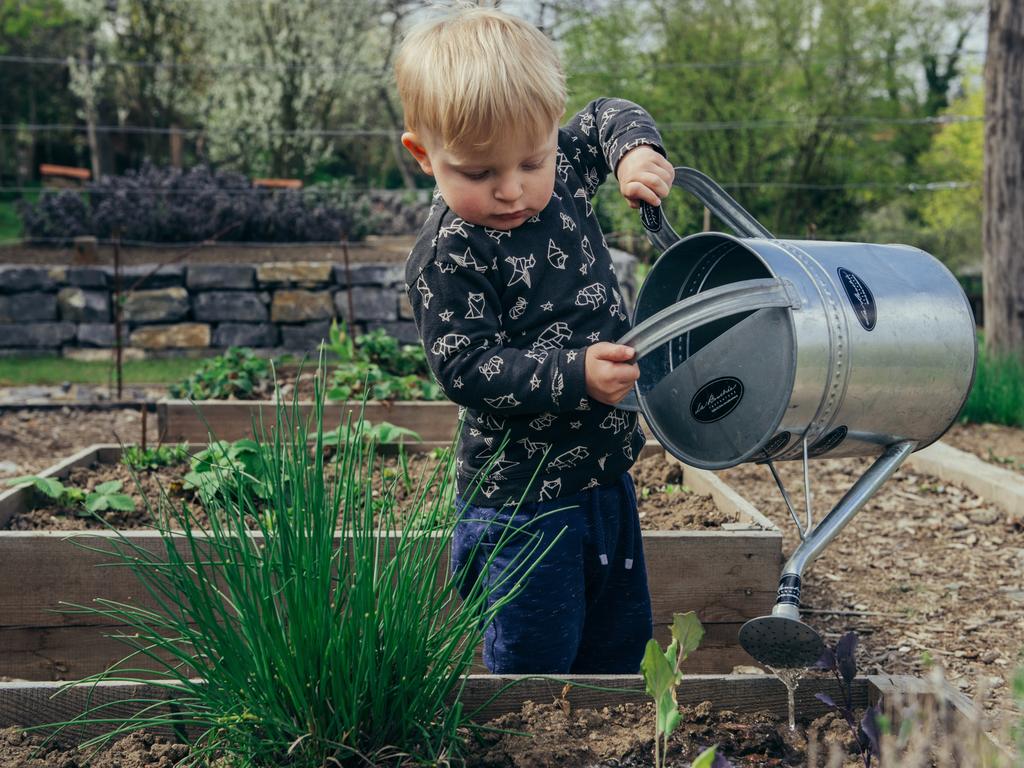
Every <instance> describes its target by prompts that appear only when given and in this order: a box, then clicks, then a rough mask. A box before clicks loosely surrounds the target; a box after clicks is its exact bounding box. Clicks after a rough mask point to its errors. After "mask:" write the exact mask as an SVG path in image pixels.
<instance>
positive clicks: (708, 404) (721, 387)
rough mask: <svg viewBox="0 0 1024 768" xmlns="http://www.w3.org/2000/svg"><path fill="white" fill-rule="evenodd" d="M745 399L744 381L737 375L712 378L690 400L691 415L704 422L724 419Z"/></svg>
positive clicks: (708, 422)
mask: <svg viewBox="0 0 1024 768" xmlns="http://www.w3.org/2000/svg"><path fill="white" fill-rule="evenodd" d="M742 399H743V382H742V381H740V380H739V379H737V378H736V377H735V376H722V377H721V378H718V379H712V380H711V381H709V382H708V383H707V384H705V385H704V386H703V387H701V388H700V389H698V390H697V394H695V395H694V396H693V399H691V400H690V415H691V416H693V418H694V419H696V420H697V421H699V422H701V423H702V424H710V423H711V422H713V421H718V420H719V419H723V418H725V417H726V416H728V415H729V414H730V413H732V410H733V408H735V407H736V406H737V405H739V404H740V400H742Z"/></svg>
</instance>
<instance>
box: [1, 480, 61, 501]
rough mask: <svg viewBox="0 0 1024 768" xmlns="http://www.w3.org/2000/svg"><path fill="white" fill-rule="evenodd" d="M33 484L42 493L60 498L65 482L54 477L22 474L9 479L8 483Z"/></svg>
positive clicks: (52, 497) (53, 497)
mask: <svg viewBox="0 0 1024 768" xmlns="http://www.w3.org/2000/svg"><path fill="white" fill-rule="evenodd" d="M28 484H31V485H32V486H33V487H35V488H36V489H37V490H39V491H40V492H41V493H44V494H46V495H47V496H49V497H50V498H51V499H59V498H60V497H61V495H62V494H63V493H64V484H63V483H61V481H60V480H57V479H56V478H53V477H39V475H22V476H21V477H12V478H11V479H10V480H7V485H28Z"/></svg>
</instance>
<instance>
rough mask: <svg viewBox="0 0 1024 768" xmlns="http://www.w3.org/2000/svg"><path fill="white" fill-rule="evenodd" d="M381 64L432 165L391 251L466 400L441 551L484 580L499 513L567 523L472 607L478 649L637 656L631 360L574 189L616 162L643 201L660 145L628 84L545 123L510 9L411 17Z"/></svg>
mask: <svg viewBox="0 0 1024 768" xmlns="http://www.w3.org/2000/svg"><path fill="white" fill-rule="evenodd" d="M395 68H396V75H397V80H398V90H399V94H400V96H401V99H402V106H403V107H404V110H405V123H406V127H407V131H406V133H404V134H403V135H402V144H403V145H404V146H405V148H406V149H407V150H408V151H409V152H410V153H411V154H412V156H413V157H414V158H415V159H416V161H417V162H418V163H419V165H420V167H421V168H422V169H423V171H424V172H426V173H428V174H430V175H431V176H433V177H434V178H435V180H436V182H437V192H436V194H435V201H434V205H433V207H432V208H431V210H430V213H429V215H428V217H427V221H426V223H425V224H424V225H423V228H422V229H421V231H420V234H419V237H418V239H417V241H416V244H415V246H414V247H413V250H412V252H411V254H410V255H409V260H408V262H407V265H406V282H407V287H408V294H409V300H410V302H411V303H412V308H413V313H414V316H415V319H416V325H417V328H418V330H419V333H420V337H421V338H422V340H423V346H424V348H425V349H426V353H427V359H428V360H429V362H430V366H431V369H432V370H433V372H434V373H435V375H436V376H437V379H438V381H439V382H440V383H441V385H442V387H443V388H444V391H445V393H446V394H447V395H448V397H449V398H450V399H451V400H453V401H454V402H456V403H459V404H460V405H462V406H464V407H465V409H466V410H465V424H464V427H463V431H462V434H461V439H460V443H459V446H458V455H457V458H456V461H457V480H456V486H457V492H458V494H459V504H460V506H461V513H462V516H461V522H460V523H459V524H458V527H457V529H456V532H455V539H454V541H453V544H452V564H453V568H454V569H455V570H456V572H459V573H463V574H464V575H466V576H467V577H468V579H470V580H475V579H477V578H481V577H482V578H488V577H490V578H491V580H492V581H494V580H495V579H497V577H498V576H500V574H501V572H502V571H503V569H505V568H507V567H508V566H509V564H510V563H511V562H512V561H513V558H514V557H515V554H516V550H517V546H518V545H513V546H504V547H502V548H501V549H500V551H499V554H498V555H497V556H496V558H495V559H494V560H493V561H492V562H491V566H490V573H489V574H482V573H480V571H481V566H482V564H483V563H484V562H485V561H486V560H487V556H488V555H489V554H490V552H491V550H492V549H493V546H491V547H490V548H489V547H488V545H493V544H494V543H495V541H496V540H497V539H498V538H499V537H500V536H501V533H502V530H503V529H504V527H505V525H506V524H507V523H509V522H511V524H512V525H514V526H526V528H527V530H529V531H531V532H533V533H536V534H538V535H539V537H540V539H541V540H542V541H544V542H545V544H546V543H547V542H550V541H552V540H553V539H554V537H555V536H556V534H558V533H559V532H560V531H563V529H564V532H563V534H562V536H561V538H560V539H559V540H558V541H557V543H556V545H555V547H554V548H553V550H552V551H550V552H549V553H547V555H546V556H545V557H544V558H543V559H542V560H541V561H540V563H539V565H538V566H537V567H536V569H535V570H534V571H533V572H532V573H531V574H530V576H529V579H528V580H527V581H526V584H525V586H524V588H523V589H522V591H521V592H520V593H519V594H518V595H516V596H515V598H514V599H513V600H512V601H511V602H509V603H508V604H506V605H505V606H504V607H502V608H501V610H500V611H499V612H498V615H497V618H496V619H495V620H494V621H493V622H492V623H491V624H490V625H489V626H488V627H487V629H486V632H485V644H484V663H485V665H486V666H487V668H488V669H490V670H491V671H492V672H495V673H566V672H578V673H583V672H586V673H635V672H637V671H638V670H639V665H640V659H641V657H642V656H643V651H644V646H645V644H646V642H647V640H648V638H650V636H651V631H652V624H651V607H650V596H649V594H648V591H647V574H646V570H645V567H644V559H643V551H642V548H641V538H640V526H639V520H638V517H637V511H636V497H635V494H634V489H633V483H632V479H631V478H630V476H629V474H628V472H627V470H628V469H629V467H630V466H631V465H632V464H633V461H634V460H635V458H636V457H637V454H638V453H639V451H640V448H641V447H642V446H643V442H644V437H643V434H642V432H641V431H640V429H639V428H638V427H637V422H636V416H635V415H634V414H632V413H628V412H624V411H619V410H617V409H616V408H614V407H613V406H614V405H615V403H617V402H619V401H620V400H621V399H622V398H623V397H624V396H625V395H626V394H627V393H628V392H629V391H630V389H631V388H632V386H633V383H634V382H635V381H636V379H637V377H638V375H639V372H638V369H637V366H636V364H635V362H633V354H634V353H633V350H632V349H631V348H630V347H627V346H623V345H619V344H616V343H614V342H615V340H616V339H617V338H619V337H620V336H621V335H622V334H623V333H625V332H626V331H627V330H628V328H629V320H628V318H627V316H626V307H625V306H624V304H623V300H622V294H621V293H620V291H619V286H618V282H617V281H616V278H615V274H614V272H613V270H612V261H611V256H610V255H609V253H608V247H607V244H606V243H605V240H604V236H603V235H602V233H601V229H600V227H599V225H598V222H597V217H596V215H595V214H594V210H593V208H592V206H591V202H590V200H591V197H592V196H593V195H594V193H595V192H596V191H597V188H598V186H599V185H600V184H601V182H602V181H604V179H605V177H606V176H607V175H608V174H609V173H614V174H615V175H616V176H617V177H618V182H619V188H620V190H621V192H622V194H623V195H624V196H625V197H626V198H627V199H628V200H630V201H631V204H632V205H633V206H634V207H636V206H637V205H639V201H641V200H643V201H646V202H649V203H651V204H652V205H659V204H660V201H661V198H662V197H665V196H666V195H667V194H668V192H669V189H670V185H671V182H672V178H673V176H674V172H673V169H672V165H671V164H670V163H669V162H668V160H666V159H665V157H664V154H663V150H662V148H661V140H660V137H659V135H658V132H657V130H656V129H655V126H654V123H653V121H652V120H651V118H650V116H649V115H648V114H647V113H646V112H644V111H643V110H642V109H640V108H639V107H637V106H636V105H635V104H632V103H630V102H628V101H622V100H615V99H598V100H596V101H594V102H592V103H591V104H589V105H588V106H587V107H586V108H585V109H584V110H583V111H582V112H580V113H579V114H578V115H576V116H575V117H574V118H573V119H572V120H571V121H570V123H569V125H568V126H567V127H565V128H562V129H559V128H558V123H559V120H560V119H561V117H562V116H563V114H564V112H565V101H566V91H565V78H564V75H563V73H562V70H561V65H560V62H559V58H558V55H557V52H556V51H555V49H554V46H553V45H552V44H551V42H550V41H549V40H548V39H547V38H545V37H544V35H543V34H541V32H540V31H538V30H537V29H535V28H534V27H532V26H531V25H529V24H527V23H526V22H524V21H522V20H520V19H517V18H515V17H513V16H509V15H507V14H504V13H501V12H498V11H495V10H491V9H483V8H476V9H471V10H461V11H455V12H452V13H451V14H450V15H448V16H446V17H444V18H442V19H438V20H433V21H428V22H425V23H423V24H421V25H420V26H418V27H417V28H415V29H414V30H413V31H412V32H410V34H409V35H408V36H407V38H406V39H405V41H404V43H403V45H402V48H401V51H400V53H399V56H398V59H397V61H396V65H395ZM499 451H500V454H499V455H497V456H496V455H495V453H496V452H499ZM488 464H490V471H489V473H488V474H487V475H486V479H484V480H483V482H482V484H481V485H480V487H479V489H477V490H476V491H475V493H474V489H473V485H474V479H476V478H477V475H478V473H479V472H480V470H481V469H483V468H484V467H485V466H487V465H488ZM522 538H524V537H519V538H518V539H517V541H521V539H522ZM502 593H503V590H498V594H502Z"/></svg>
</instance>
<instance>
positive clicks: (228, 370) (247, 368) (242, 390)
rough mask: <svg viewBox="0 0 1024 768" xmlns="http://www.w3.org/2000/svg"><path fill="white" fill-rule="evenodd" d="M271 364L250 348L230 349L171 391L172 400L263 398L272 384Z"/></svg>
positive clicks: (212, 358) (206, 363)
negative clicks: (180, 398) (184, 398)
mask: <svg viewBox="0 0 1024 768" xmlns="http://www.w3.org/2000/svg"><path fill="white" fill-rule="evenodd" d="M270 382H271V373H270V361H269V360H267V359H266V358H263V357H260V356H258V355H257V354H256V353H255V352H253V351H252V350H251V349H249V348H247V347H229V348H228V349H227V351H225V352H224V354H223V355H218V356H217V357H211V358H209V359H208V360H206V361H204V362H203V363H202V364H201V365H200V366H199V367H198V368H197V369H196V371H195V372H194V373H193V374H192V375H191V376H189V377H188V378H187V379H185V381H183V382H181V383H180V384H174V385H172V386H171V387H170V388H169V391H170V393H171V397H187V398H189V399H191V400H208V399H217V400H223V399H227V398H229V397H237V398H240V399H252V398H255V397H259V396H260V395H261V394H262V393H263V392H264V391H265V390H266V389H267V388H268V387H269V385H270Z"/></svg>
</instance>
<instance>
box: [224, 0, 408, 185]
mask: <svg viewBox="0 0 1024 768" xmlns="http://www.w3.org/2000/svg"><path fill="white" fill-rule="evenodd" d="M388 5H389V3H387V2H386V0H259V2H253V0H224V2H220V3H215V4H211V5H208V6H206V15H205V17H204V23H205V24H206V25H207V29H206V39H207V41H208V44H209V50H210V58H211V66H212V67H213V68H215V69H216V70H217V76H216V78H215V79H214V80H213V82H212V83H211V84H210V88H209V91H208V96H207V98H208V109H207V111H206V115H205V118H206V129H207V133H208V142H209V154H210V158H211V159H212V160H214V161H215V162H221V163H228V164H231V165H234V166H236V167H238V168H240V169H241V170H245V171H247V172H249V173H252V174H271V175H274V176H307V175H308V174H310V173H311V172H312V171H313V170H314V169H315V167H316V165H317V164H318V163H319V162H320V161H322V160H323V159H324V158H325V157H327V155H328V154H329V153H330V152H331V151H332V149H333V148H334V145H335V143H336V142H337V140H338V139H339V136H337V135H335V134H333V133H332V132H333V131H338V130H345V129H346V128H350V127H353V126H354V125H358V124H359V123H360V122H361V118H362V117H363V116H364V115H363V113H364V112H365V109H366V102H367V101H368V98H367V96H368V94H370V93H375V92H376V87H377V86H376V83H377V80H378V77H379V71H380V66H379V62H378V60H379V59H380V57H381V56H382V55H384V54H383V52H382V50H381V48H382V46H381V45H380V43H381V41H382V38H383V36H384V35H385V29H384V27H383V25H382V17H383V15H384V14H385V12H386V10H387V6H388Z"/></svg>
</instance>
